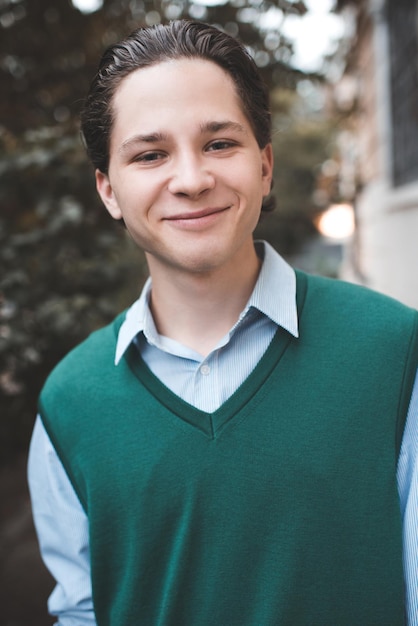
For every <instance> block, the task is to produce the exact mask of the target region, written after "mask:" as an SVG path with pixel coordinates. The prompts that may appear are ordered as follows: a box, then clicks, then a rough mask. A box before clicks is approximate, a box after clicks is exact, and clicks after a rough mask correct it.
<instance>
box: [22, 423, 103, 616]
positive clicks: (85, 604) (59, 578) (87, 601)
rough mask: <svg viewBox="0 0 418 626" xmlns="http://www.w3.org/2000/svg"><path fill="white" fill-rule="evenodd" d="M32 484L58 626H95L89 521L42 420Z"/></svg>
mask: <svg viewBox="0 0 418 626" xmlns="http://www.w3.org/2000/svg"><path fill="white" fill-rule="evenodd" d="M28 482H29V491H30V495H31V501H32V512H33V519H34V524H35V529H36V532H37V535H38V541H39V546H40V550H41V555H42V558H43V560H44V562H45V565H46V567H47V568H48V569H49V571H50V572H51V574H52V576H53V577H54V578H55V580H56V583H57V584H56V586H55V588H54V590H53V592H52V594H51V596H50V598H49V601H48V609H49V612H50V613H51V615H54V616H57V618H58V622H57V623H56V625H55V626H96V620H95V616H94V610H93V600H92V592H91V578H90V555H89V534H88V519H87V516H86V514H85V512H84V510H83V508H82V506H81V504H80V501H79V500H78V497H77V495H76V493H75V491H74V489H73V487H72V485H71V483H70V480H69V478H68V476H67V474H66V472H65V470H64V468H63V466H62V464H61V461H60V460H59V458H58V456H57V453H56V451H55V449H54V447H53V445H52V443H51V440H50V439H49V437H48V435H47V433H46V431H45V429H44V426H43V424H42V422H41V420H40V418H39V417H38V418H37V420H36V423H35V427H34V431H33V435H32V440H31V445H30V450H29V461H28Z"/></svg>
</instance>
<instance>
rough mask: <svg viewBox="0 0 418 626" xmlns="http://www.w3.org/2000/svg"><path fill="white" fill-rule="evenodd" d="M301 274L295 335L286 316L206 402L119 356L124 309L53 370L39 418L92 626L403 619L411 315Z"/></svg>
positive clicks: (342, 623)
mask: <svg viewBox="0 0 418 626" xmlns="http://www.w3.org/2000/svg"><path fill="white" fill-rule="evenodd" d="M297 278H298V281H297V283H298V287H297V300H298V314H299V324H300V336H299V338H298V339H296V338H294V337H293V336H291V335H290V334H289V333H288V332H287V331H285V330H284V329H282V328H279V329H278V331H277V333H276V335H275V337H274V339H273V340H272V342H271V344H270V346H269V347H268V349H267V351H266V352H265V354H264V356H263V357H262V358H261V360H260V362H259V363H258V365H257V366H256V367H255V369H254V370H253V372H252V373H251V374H250V376H249V377H248V378H247V379H246V380H245V381H244V383H243V384H242V385H241V386H240V387H239V388H238V389H237V391H236V392H235V393H234V394H233V396H232V397H231V398H229V400H227V402H225V403H224V404H223V405H222V406H221V407H220V408H219V409H218V410H217V411H215V412H213V413H205V412H204V411H200V410H198V409H196V408H194V407H192V406H190V405H189V404H187V403H186V402H184V401H183V400H182V399H181V398H179V397H178V396H176V395H175V394H173V393H172V392H171V391H170V390H169V389H168V388H167V387H165V386H164V385H163V384H162V383H161V382H160V381H159V380H158V379H157V378H156V377H155V376H154V375H153V374H152V373H151V371H150V370H149V369H148V368H147V366H146V365H145V364H144V363H143V361H142V360H141V358H140V356H139V353H138V352H137V350H136V348H135V347H134V346H131V347H130V348H129V349H128V351H127V353H126V354H125V357H124V358H123V359H122V360H121V362H120V363H119V365H118V366H115V365H114V353H115V346H116V340H117V332H118V328H119V327H120V325H121V323H122V320H123V317H124V316H123V315H122V316H120V317H119V318H118V319H117V320H116V321H115V322H114V323H113V324H111V325H110V326H108V327H106V328H104V329H102V330H100V331H98V332H96V333H94V334H93V335H91V336H90V337H89V338H88V339H87V340H86V341H85V342H84V343H83V344H81V345H80V346H79V347H77V348H76V349H75V350H74V351H73V352H71V353H70V354H69V355H68V356H67V357H66V358H65V359H64V361H62V362H61V364H60V365H58V367H57V368H56V369H55V370H54V372H53V373H52V374H51V376H50V378H49V380H48V381H47V383H46V385H45V388H44V390H43V392H42V394H41V399H40V412H41V416H42V419H43V421H44V424H45V427H46V429H47V431H48V433H49V435H50V437H51V440H52V442H53V444H54V446H55V448H56V450H57V453H58V454H59V456H60V458H61V460H62V462H63V465H64V467H65V469H66V471H67V473H68V476H69V478H70V480H71V482H72V484H73V486H74V489H75V491H76V493H77V494H78V497H79V499H80V501H81V503H82V505H83V507H84V509H85V511H86V513H87V515H88V518H89V528H90V553H91V575H92V585H93V599H94V606H95V613H96V620H97V624H98V626H128V625H129V626H130V625H131V624H141V625H144V626H335V625H336V624H338V626H353V624H361V625H362V626H377V625H378V626H398V625H400V624H404V619H405V618H404V614H405V613H404V588H403V571H402V528H401V518H400V512H399V503H398V494H397V488H396V464H397V456H398V452H399V447H400V442H401V439H402V433H403V428H404V423H405V417H406V414H407V409H408V402H409V398H410V395H411V391H412V386H413V381H414V377H415V373H416V369H417V364H418V338H417V313H416V312H415V311H412V310H411V309H408V308H407V307H404V306H403V305H401V304H399V303H397V302H395V301H393V300H391V299H389V298H386V297H384V296H381V295H378V294H375V293H373V292H370V291H368V290H366V289H363V288H359V287H355V286H353V285H349V284H346V283H342V282H339V281H333V280H329V279H324V278H319V277H312V276H307V275H305V274H303V273H301V272H298V274H297ZM277 297H278V298H280V294H277Z"/></svg>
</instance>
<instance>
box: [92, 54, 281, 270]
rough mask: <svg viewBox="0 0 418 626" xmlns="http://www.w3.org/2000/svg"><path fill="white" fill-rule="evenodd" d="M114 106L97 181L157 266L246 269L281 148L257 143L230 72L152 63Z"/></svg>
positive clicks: (192, 62)
mask: <svg viewBox="0 0 418 626" xmlns="http://www.w3.org/2000/svg"><path fill="white" fill-rule="evenodd" d="M113 112H114V124H113V129H112V135H111V141H110V161H109V172H108V175H106V174H104V173H102V172H100V171H96V184H97V189H98V192H99V194H100V196H101V198H102V200H103V202H104V204H105V206H106V208H107V209H108V211H109V212H110V214H111V215H112V217H114V218H115V219H121V218H123V220H124V222H125V224H126V227H127V229H128V231H129V233H130V234H131V236H132V238H133V239H134V241H135V242H136V243H137V244H138V245H139V246H140V247H141V248H142V249H143V250H144V251H145V253H146V256H147V261H148V264H149V268H150V272H151V275H153V274H157V273H158V271H161V270H162V271H167V270H169V271H176V272H193V273H196V272H212V271H215V270H217V269H222V268H226V267H228V268H234V267H235V268H236V269H237V271H239V268H240V265H241V264H242V263H245V261H246V260H248V259H249V258H250V257H251V255H252V253H253V250H254V247H253V241H252V233H253V230H254V228H255V226H256V225H257V222H258V218H259V214H260V209H261V204H262V199H263V197H265V196H266V195H267V194H268V193H269V191H270V184H271V174H272V151H271V146H270V144H269V145H268V146H267V147H265V148H264V149H260V147H259V146H258V144H257V141H256V139H255V136H254V133H253V131H252V128H251V124H250V123H249V121H248V119H247V117H246V116H245V114H244V113H243V110H242V107H241V103H240V100H239V98H238V96H237V93H236V90H235V86H234V83H233V81H232V79H231V78H230V77H229V75H228V74H227V73H226V72H225V71H224V70H223V69H221V68H220V67H219V66H217V65H216V64H215V63H212V62H210V61H206V60H199V59H180V60H175V61H166V62H163V63H159V64H157V65H153V66H151V67H147V68H143V69H140V70H137V71H135V72H133V73H131V74H130V75H129V76H127V77H126V78H125V79H124V80H123V81H122V83H121V85H120V86H119V88H118V90H117V92H116V94H115V97H114V100H113Z"/></svg>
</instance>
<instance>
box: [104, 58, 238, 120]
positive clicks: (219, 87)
mask: <svg viewBox="0 0 418 626" xmlns="http://www.w3.org/2000/svg"><path fill="white" fill-rule="evenodd" d="M112 109H113V118H114V122H115V123H116V122H118V121H121V120H122V119H125V120H128V119H130V120H131V121H132V122H133V121H134V120H135V119H136V118H138V117H139V116H141V118H142V119H143V120H144V118H154V119H156V118H157V117H158V116H161V115H163V114H167V113H169V112H173V111H174V110H176V111H177V114H180V113H184V111H185V109H186V110H187V112H188V113H189V114H190V115H192V114H196V113H198V112H199V111H200V112H201V113H202V114H203V111H206V112H209V111H212V112H214V111H215V110H216V109H218V110H219V111H223V110H224V111H225V112H227V111H229V112H230V113H232V112H234V110H235V114H236V115H244V116H245V113H244V107H243V105H242V102H241V99H240V97H239V95H238V91H237V89H236V86H235V83H234V81H233V79H232V77H231V76H230V75H229V74H228V73H227V72H226V71H225V70H224V69H223V68H221V67H220V66H219V65H217V64H216V63H214V62H212V61H208V60H206V59H196V58H193V59H184V58H180V59H176V60H168V61H163V62H161V63H157V64H154V65H151V66H149V67H145V68H140V69H138V70H134V71H133V72H131V73H130V74H129V75H128V76H126V77H125V78H124V79H123V80H122V81H121V83H120V85H119V86H118V88H117V89H116V92H115V94H114V96H113V100H112Z"/></svg>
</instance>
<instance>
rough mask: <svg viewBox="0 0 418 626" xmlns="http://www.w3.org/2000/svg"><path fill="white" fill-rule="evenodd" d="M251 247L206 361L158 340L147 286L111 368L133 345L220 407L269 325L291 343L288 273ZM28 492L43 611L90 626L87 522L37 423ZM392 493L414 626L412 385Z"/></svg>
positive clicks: (416, 420) (172, 378) (417, 423)
mask: <svg viewBox="0 0 418 626" xmlns="http://www.w3.org/2000/svg"><path fill="white" fill-rule="evenodd" d="M257 248H258V253H259V255H260V256H262V255H263V251H264V260H263V265H262V268H261V271H260V274H259V277H258V280H257V283H256V286H255V288H254V291H253V293H252V295H251V297H250V300H249V301H248V303H247V306H246V307H245V309H244V310H243V312H242V313H241V315H240V317H239V319H238V321H237V322H236V324H235V325H234V326H233V328H232V329H231V330H230V331H229V333H228V334H227V335H226V336H225V337H223V339H222V340H221V341H220V342H219V343H218V345H217V346H216V347H215V348H214V350H212V352H211V353H210V354H209V355H208V356H207V357H205V358H203V357H202V356H201V355H200V354H198V353H196V352H195V351H193V350H191V349H190V348H187V347H185V346H183V345H181V344H179V343H178V342H176V341H173V340H172V339H169V338H167V337H163V336H161V335H159V334H158V332H157V330H156V328H155V325H154V321H153V318H152V315H151V312H150V309H149V306H148V300H149V294H150V291H151V281H150V280H148V282H147V283H146V284H145V286H144V289H143V291H142V294H141V296H140V298H139V300H137V301H136V302H135V303H134V304H133V305H132V307H131V308H130V309H129V311H128V313H127V315H126V319H125V321H124V323H123V325H122V326H121V329H120V331H119V336H118V341H117V346H116V355H115V366H117V364H118V363H119V361H120V359H121V358H122V356H123V354H124V352H125V351H126V349H127V348H128V346H129V345H130V344H131V343H132V342H135V343H136V345H137V346H138V349H139V351H140V352H141V355H142V358H143V359H144V360H145V362H146V363H147V365H148V367H149V368H150V369H151V370H152V371H153V372H154V374H156V376H158V377H159V378H160V379H161V380H162V382H163V383H164V384H165V385H166V386H167V387H169V388H170V389H171V390H172V391H173V392H174V393H176V394H177V395H179V396H180V397H182V398H183V399H184V400H185V401H186V402H188V403H190V404H192V405H194V406H196V407H197V408H199V409H201V410H203V411H205V412H212V411H214V410H215V409H216V408H218V407H219V406H220V405H221V404H223V403H224V402H225V400H227V398H228V397H229V396H230V395H232V393H234V391H235V390H236V389H237V388H238V387H239V386H240V384H241V383H242V382H243V381H244V380H245V379H246V378H247V376H248V375H249V373H250V372H251V371H252V370H253V369H254V366H255V365H256V364H257V362H258V361H259V359H260V357H261V356H262V355H263V353H264V352H265V350H266V348H267V346H268V345H269V343H270V341H271V339H272V337H273V335H274V333H275V331H276V329H277V326H282V327H283V328H285V329H286V330H287V331H288V332H289V333H291V334H292V335H294V336H295V337H297V336H298V318H297V309H296V300H295V296H296V278H295V273H294V271H293V270H292V269H291V267H290V266H289V265H287V263H286V262H285V261H284V260H283V259H282V258H281V257H280V255H278V254H277V253H276V252H275V251H274V250H273V248H271V246H269V245H268V244H264V248H263V244H261V243H260V244H257ZM277 294H280V297H278V296H277ZM29 486H30V491H31V497H32V508H33V515H34V521H35V526H36V529H37V532H38V537H39V542H40V547H41V552H42V555H43V558H44V561H45V563H46V565H47V567H48V568H49V569H50V571H51V572H52V574H53V576H54V578H55V579H56V581H57V585H56V587H55V589H54V591H53V593H52V595H51V597H50V599H49V610H50V612H51V614H53V615H57V616H58V619H59V622H58V624H59V625H60V626H93V625H94V624H95V618H94V611H93V605H92V597H91V581H90V565H89V540H88V520H87V517H86V515H85V513H84V511H83V509H82V507H81V505H80V503H79V501H78V499H77V496H76V494H75V492H74V490H73V488H72V486H71V484H70V482H69V479H68V477H67V475H66V473H65V471H64V469H63V467H62V465H61V463H60V461H59V459H58V457H57V454H56V452H55V450H54V448H53V446H52V444H51V442H50V440H49V438H48V435H47V434H46V432H45V430H44V428H43V425H42V423H41V421H40V419H39V418H38V419H37V421H36V424H35V429H34V433H33V437H32V442H31V448H30V455H29ZM398 490H399V496H400V503H401V510H402V515H403V528H404V537H403V540H404V564H405V580H406V589H407V599H406V604H407V612H408V624H409V625H410V626H418V533H417V526H418V519H417V506H418V378H417V380H416V382H415V387H414V391H413V395H412V399H411V404H410V407H409V413H408V418H407V424H406V429H405V434H404V438H403V443H402V449H401V454H400V458H399V464H398Z"/></svg>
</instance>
